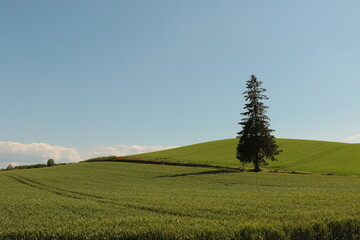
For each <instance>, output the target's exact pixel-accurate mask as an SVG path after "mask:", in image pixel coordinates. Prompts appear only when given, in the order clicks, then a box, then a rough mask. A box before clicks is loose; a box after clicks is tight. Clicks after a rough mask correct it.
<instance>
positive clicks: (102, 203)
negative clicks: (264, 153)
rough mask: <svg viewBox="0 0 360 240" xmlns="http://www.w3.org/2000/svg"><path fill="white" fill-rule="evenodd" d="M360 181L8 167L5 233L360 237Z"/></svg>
mask: <svg viewBox="0 0 360 240" xmlns="http://www.w3.org/2000/svg"><path fill="white" fill-rule="evenodd" d="M224 143H225V142H224ZM359 186H360V177H358V176H325V175H320V174H315V175H301V174H287V173H269V172H262V173H252V172H241V171H234V170H229V169H214V168H202V167H184V166H166V165H156V164H141V163H126V162H84V163H79V164H71V165H65V166H55V167H46V168H40V169H28V170H12V171H0V192H1V195H0V213H1V214H0V239H353V240H355V239H360V201H359V199H360V187H359Z"/></svg>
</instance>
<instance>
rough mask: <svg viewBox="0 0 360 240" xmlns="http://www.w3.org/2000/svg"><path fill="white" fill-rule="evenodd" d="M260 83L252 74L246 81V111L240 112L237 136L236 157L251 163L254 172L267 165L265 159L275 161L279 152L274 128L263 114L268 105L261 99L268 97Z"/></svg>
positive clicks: (244, 162) (242, 161)
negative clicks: (240, 117)
mask: <svg viewBox="0 0 360 240" xmlns="http://www.w3.org/2000/svg"><path fill="white" fill-rule="evenodd" d="M261 84H262V82H261V81H258V80H257V79H256V77H255V76H254V75H251V79H250V80H248V81H247V83H246V88H247V91H245V92H244V95H245V96H244V97H245V100H246V101H247V103H246V104H245V107H244V109H246V112H244V113H242V115H244V116H245V118H244V119H242V120H241V122H240V123H239V124H240V125H241V126H242V131H241V132H239V133H238V136H237V138H239V144H238V146H237V156H236V157H237V159H239V160H240V162H241V163H243V164H246V163H253V164H254V171H256V172H258V171H260V165H267V162H266V161H265V159H270V160H272V161H276V160H277V159H276V158H275V156H276V155H278V154H279V153H280V152H281V150H279V146H278V145H277V144H276V142H275V137H274V136H273V135H272V132H273V131H274V130H272V129H270V128H269V127H270V124H269V121H270V119H269V118H268V117H267V116H266V115H265V114H266V109H267V108H268V107H267V106H265V105H264V104H263V102H262V101H263V100H267V99H268V98H267V97H266V95H265V94H263V93H264V92H265V91H266V89H264V88H261V87H260V86H261Z"/></svg>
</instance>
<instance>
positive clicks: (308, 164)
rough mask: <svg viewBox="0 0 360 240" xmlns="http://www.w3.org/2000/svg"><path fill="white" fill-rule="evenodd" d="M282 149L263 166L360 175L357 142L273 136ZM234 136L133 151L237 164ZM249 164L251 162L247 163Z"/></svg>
mask: <svg viewBox="0 0 360 240" xmlns="http://www.w3.org/2000/svg"><path fill="white" fill-rule="evenodd" d="M277 141H278V144H279V146H280V148H281V149H282V150H283V153H281V154H280V155H279V157H278V159H279V161H278V162H270V164H269V165H268V166H266V168H268V169H279V170H287V171H306V172H314V173H335V174H345V175H349V174H350V175H360V145H358V144H345V143H334V142H323V141H310V140H292V139H277ZM237 142H238V140H237V139H226V140H220V141H213V142H207V143H200V144H195V145H190V146H185V147H180V148H176V149H170V150H164V151H159V152H152V153H145V154H139V155H134V156H136V157H140V158H145V159H160V160H165V161H172V162H184V163H196V164H209V165H217V166H227V167H238V166H241V165H240V163H239V161H238V160H237V159H236V158H235V154H236V145H237ZM249 167H251V166H249Z"/></svg>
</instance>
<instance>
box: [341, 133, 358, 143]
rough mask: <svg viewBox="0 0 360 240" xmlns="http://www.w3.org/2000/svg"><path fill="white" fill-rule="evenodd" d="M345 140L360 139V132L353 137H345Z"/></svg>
mask: <svg viewBox="0 0 360 240" xmlns="http://www.w3.org/2000/svg"><path fill="white" fill-rule="evenodd" d="M343 141H344V142H354V141H360V134H357V135H355V136H351V137H348V138H345V139H344V140H343Z"/></svg>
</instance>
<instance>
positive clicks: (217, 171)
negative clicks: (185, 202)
mask: <svg viewBox="0 0 360 240" xmlns="http://www.w3.org/2000/svg"><path fill="white" fill-rule="evenodd" d="M238 172H239V171H235V170H226V169H222V170H212V171H203V172H195V173H182V174H174V175H164V176H157V177H154V178H173V177H185V176H195V175H206V174H219V173H238Z"/></svg>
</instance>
